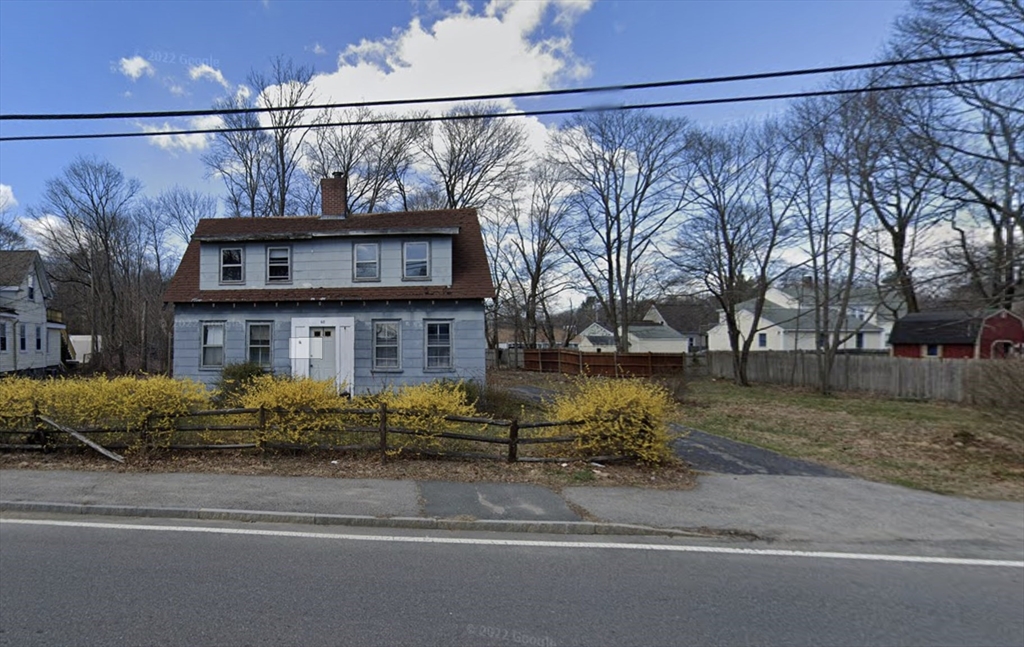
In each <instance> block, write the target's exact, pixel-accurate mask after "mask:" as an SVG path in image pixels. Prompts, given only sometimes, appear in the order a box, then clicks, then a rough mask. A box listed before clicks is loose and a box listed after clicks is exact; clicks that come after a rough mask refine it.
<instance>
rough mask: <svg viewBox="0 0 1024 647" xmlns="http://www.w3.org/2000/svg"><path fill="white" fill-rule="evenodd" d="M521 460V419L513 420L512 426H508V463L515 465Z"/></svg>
mask: <svg viewBox="0 0 1024 647" xmlns="http://www.w3.org/2000/svg"><path fill="white" fill-rule="evenodd" d="M517 460H519V419H518V418H512V424H510V425H509V426H508V462H509V463H515V462H516V461H517Z"/></svg>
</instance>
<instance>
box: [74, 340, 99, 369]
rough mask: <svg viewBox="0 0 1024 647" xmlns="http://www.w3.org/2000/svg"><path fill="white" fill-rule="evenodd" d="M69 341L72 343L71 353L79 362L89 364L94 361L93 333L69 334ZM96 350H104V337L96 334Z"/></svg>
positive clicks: (75, 360) (76, 361)
mask: <svg viewBox="0 0 1024 647" xmlns="http://www.w3.org/2000/svg"><path fill="white" fill-rule="evenodd" d="M68 342H69V343H70V344H71V354H72V356H73V360H69V361H74V362H75V363H77V364H83V365H84V364H88V363H89V362H90V361H92V335H68ZM96 350H98V351H102V350H103V338H102V337H101V336H99V335H97V336H96Z"/></svg>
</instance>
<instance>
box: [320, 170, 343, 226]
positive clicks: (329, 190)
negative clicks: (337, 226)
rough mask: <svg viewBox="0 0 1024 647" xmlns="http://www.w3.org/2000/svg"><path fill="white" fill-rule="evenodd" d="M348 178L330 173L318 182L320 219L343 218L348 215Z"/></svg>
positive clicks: (340, 174)
mask: <svg viewBox="0 0 1024 647" xmlns="http://www.w3.org/2000/svg"><path fill="white" fill-rule="evenodd" d="M347 202H348V178H347V177H345V174H344V173H332V174H331V177H325V178H323V179H321V180H320V211H321V214H322V215H321V217H322V218H344V217H345V216H347V215H348V213H347V211H348V205H347Z"/></svg>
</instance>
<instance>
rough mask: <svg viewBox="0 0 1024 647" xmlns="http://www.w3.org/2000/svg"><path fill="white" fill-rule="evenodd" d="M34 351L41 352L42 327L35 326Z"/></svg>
mask: <svg viewBox="0 0 1024 647" xmlns="http://www.w3.org/2000/svg"><path fill="white" fill-rule="evenodd" d="M36 350H43V327H42V326H36Z"/></svg>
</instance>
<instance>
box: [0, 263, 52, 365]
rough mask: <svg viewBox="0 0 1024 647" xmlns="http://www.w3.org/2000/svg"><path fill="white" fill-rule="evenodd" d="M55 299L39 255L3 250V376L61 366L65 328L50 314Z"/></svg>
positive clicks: (0, 360) (0, 333)
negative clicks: (50, 305) (51, 302)
mask: <svg viewBox="0 0 1024 647" xmlns="http://www.w3.org/2000/svg"><path fill="white" fill-rule="evenodd" d="M52 297H53V288H52V287H51V286H50V282H49V280H47V278H46V271H45V269H44V268H43V261H42V258H40V256H39V252H37V251H34V250H19V251H0V373H13V372H18V373H43V372H46V371H49V370H55V369H57V368H59V367H60V365H61V335H62V334H63V331H64V328H65V326H64V324H63V323H60V322H59V321H56V319H57V314H58V313H55V312H52V311H51V312H48V311H47V308H46V305H47V302H48V301H49V300H50V299H51V298H52ZM50 315H52V316H50ZM51 319H52V320H51Z"/></svg>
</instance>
